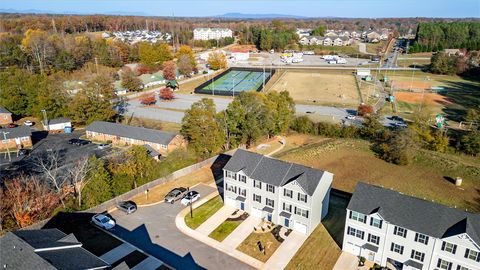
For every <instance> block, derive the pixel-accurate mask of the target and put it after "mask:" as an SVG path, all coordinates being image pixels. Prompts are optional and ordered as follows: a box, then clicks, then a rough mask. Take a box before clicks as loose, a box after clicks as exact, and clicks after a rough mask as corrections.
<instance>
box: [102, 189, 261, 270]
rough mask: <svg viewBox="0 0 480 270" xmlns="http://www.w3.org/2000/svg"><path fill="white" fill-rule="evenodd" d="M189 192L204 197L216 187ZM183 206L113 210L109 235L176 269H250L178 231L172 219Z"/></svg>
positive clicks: (160, 205)
mask: <svg viewBox="0 0 480 270" xmlns="http://www.w3.org/2000/svg"><path fill="white" fill-rule="evenodd" d="M192 190H196V191H198V192H199V193H200V195H201V197H205V196H207V195H208V194H210V193H212V192H214V191H215V188H213V187H210V186H207V185H199V186H197V187H195V188H193V189H192ZM184 207H185V206H183V205H181V204H180V202H179V201H177V202H175V204H166V203H159V204H156V205H153V206H148V207H140V208H139V209H138V210H137V211H136V212H135V213H133V214H130V215H127V214H125V213H124V212H121V211H114V212H112V213H111V215H112V217H113V218H114V219H115V220H116V222H117V226H116V227H115V228H114V229H112V230H111V233H113V234H114V235H116V236H118V237H119V238H121V239H123V240H125V241H127V242H129V243H131V244H132V245H134V246H137V247H139V248H140V249H142V250H143V251H145V252H147V253H149V254H150V255H152V256H155V257H157V258H158V259H160V260H162V261H164V262H165V263H167V264H168V265H170V266H172V267H174V268H175V269H236V270H237V269H252V268H251V267H250V266H249V265H246V264H244V263H243V262H241V261H239V260H237V259H235V258H233V257H231V256H230V255H227V254H225V253H223V252H220V251H218V250H216V249H214V248H212V247H210V246H208V245H206V244H204V243H202V242H199V241H197V240H195V239H193V238H190V237H189V236H187V235H185V234H183V233H182V232H180V231H179V230H178V229H177V227H176V225H175V217H176V216H177V214H178V213H179V212H180V211H181V210H182V209H183V208H184ZM193 214H195V210H194V212H193Z"/></svg>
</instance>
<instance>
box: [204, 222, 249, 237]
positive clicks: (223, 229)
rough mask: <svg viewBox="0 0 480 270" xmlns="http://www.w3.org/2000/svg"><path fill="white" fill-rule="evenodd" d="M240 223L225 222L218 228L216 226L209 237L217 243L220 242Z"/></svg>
mask: <svg viewBox="0 0 480 270" xmlns="http://www.w3.org/2000/svg"><path fill="white" fill-rule="evenodd" d="M241 223H242V220H225V221H224V222H223V223H222V224H220V226H218V227H217V228H216V229H215V230H214V231H213V232H212V233H211V234H210V235H209V237H210V238H213V239H215V240H217V241H219V242H222V241H223V240H225V238H227V236H229V235H230V234H231V233H232V232H233V231H234V230H235V229H236V228H237V227H238V225H240V224H241Z"/></svg>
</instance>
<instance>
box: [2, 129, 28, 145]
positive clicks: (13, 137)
mask: <svg viewBox="0 0 480 270" xmlns="http://www.w3.org/2000/svg"><path fill="white" fill-rule="evenodd" d="M0 140H1V143H0V150H7V149H10V150H13V149H24V148H31V147H32V131H31V130H30V128H29V127H27V126H19V127H14V128H4V129H1V130H0Z"/></svg>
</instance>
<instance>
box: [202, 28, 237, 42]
mask: <svg viewBox="0 0 480 270" xmlns="http://www.w3.org/2000/svg"><path fill="white" fill-rule="evenodd" d="M227 37H233V32H232V30H231V29H228V28H195V29H194V30H193V39H194V40H210V39H221V38H227Z"/></svg>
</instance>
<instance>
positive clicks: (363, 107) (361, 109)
mask: <svg viewBox="0 0 480 270" xmlns="http://www.w3.org/2000/svg"><path fill="white" fill-rule="evenodd" d="M372 113H374V110H373V107H372V106H371V105H368V104H364V103H362V104H360V106H358V115H360V116H368V115H370V114H372Z"/></svg>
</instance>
